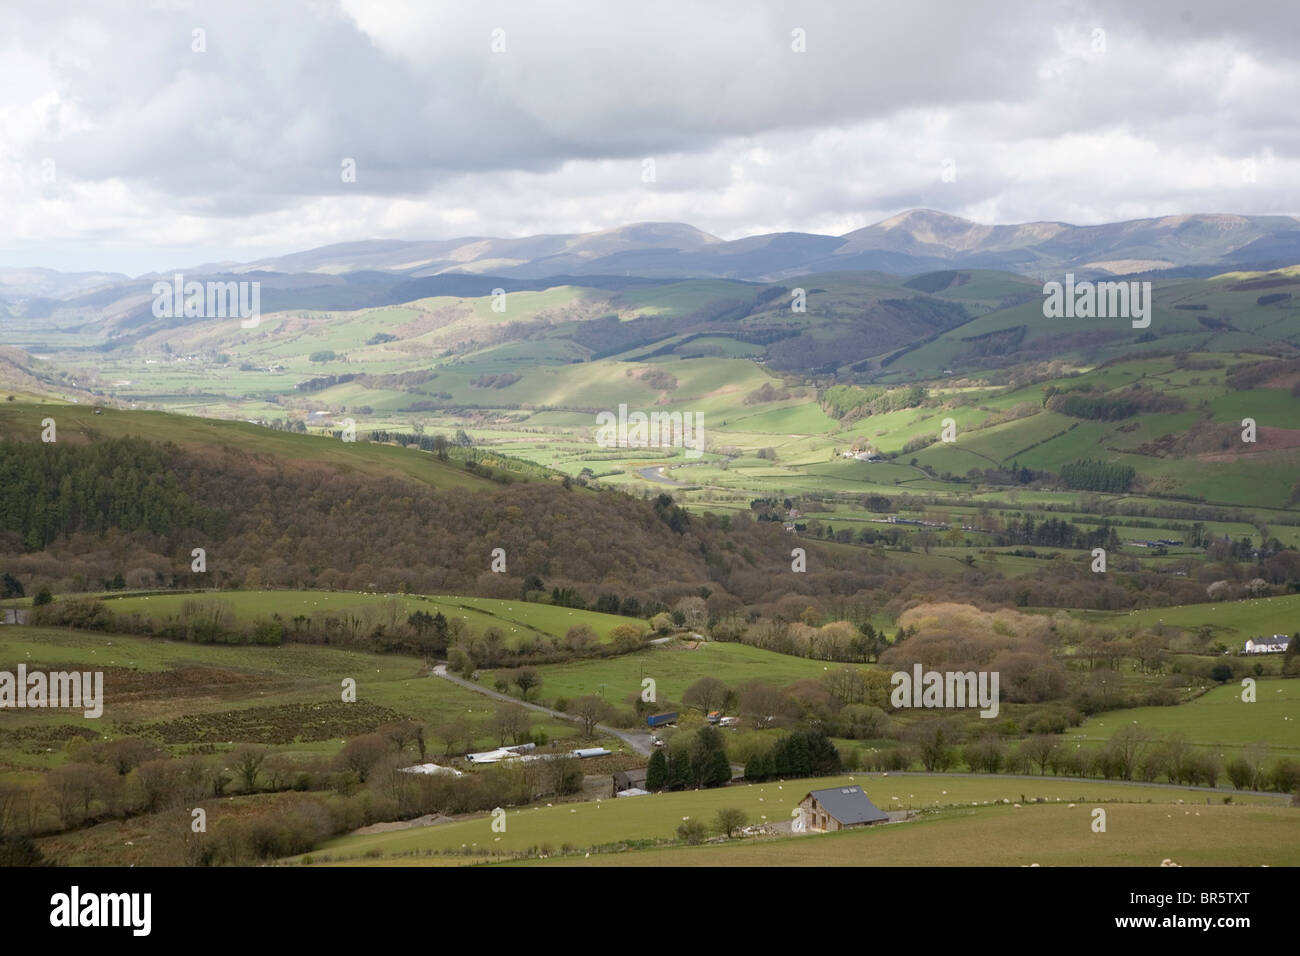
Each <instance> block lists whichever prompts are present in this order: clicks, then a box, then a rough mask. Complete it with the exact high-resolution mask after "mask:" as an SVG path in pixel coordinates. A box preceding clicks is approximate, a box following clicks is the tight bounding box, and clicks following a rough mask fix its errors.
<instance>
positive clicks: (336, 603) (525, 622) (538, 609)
mask: <svg viewBox="0 0 1300 956" xmlns="http://www.w3.org/2000/svg"><path fill="white" fill-rule="evenodd" d="M101 596H102V597H108V608H109V610H111V611H113V612H114V613H121V614H128V613H132V612H136V613H139V614H143V615H146V616H148V617H151V618H153V619H155V620H165V619H167V618H169V617H176V616H177V615H179V614H180V611H181V608H182V606H183V605H184V603H185V602H186V601H190V600H195V599H196V598H197V599H213V600H219V601H224V602H226V603H228V604H229V605H230V606H231V608H232V609H233V610H234V613H235V616H236V618H237V620H239V622H240V623H249V622H251V621H256V620H259V619H264V618H270V617H271V615H272V614H279V615H280V617H281V618H282V619H284V620H285V621H286V622H291V621H292V620H293V618H294V617H296V616H297V615H300V614H301V615H307V616H310V615H311V614H312V613H314V612H318V611H334V612H340V611H344V610H350V609H356V608H375V609H382V608H385V607H387V606H389V605H390V604H391V603H392V602H397V606H398V607H399V608H400V616H401V618H402V619H403V620H404V619H405V618H406V617H407V616H409V615H410V614H413V613H415V612H416V611H425V612H427V613H429V614H436V613H442V614H443V615H444V616H446V617H447V618H449V619H450V618H457V619H460V620H462V621H464V622H465V624H466V625H467V626H469V627H472V628H474V629H475V630H478V631H482V630H484V629H485V628H488V627H496V628H498V629H500V630H502V631H504V632H505V635H506V639H507V641H508V642H509V641H511V640H512V639H513V640H514V641H518V640H519V639H521V638H524V637H527V636H529V635H530V634H532V635H536V634H547V635H552V636H555V637H563V636H564V634H565V632H566V631H568V629H569V628H571V627H573V626H574V625H577V624H586V625H588V626H590V627H591V628H592V630H594V631H595V632H596V634H597V635H599V636H600V638H601V639H602V640H607V639H608V638H609V634H610V632H611V631H613V629H614V628H616V627H619V626H621V625H631V626H633V627H637V628H639V629H641V630H642V631H644V630H646V629H647V628H648V625H647V624H646V622H645V621H642V620H640V619H638V618H630V617H621V616H619V615H617V614H603V613H600V612H597V611H579V610H574V609H573V608H566V607H554V606H552V605H549V604H530V603H528V602H525V601H505V600H498V599H494V598H478V597H454V596H426V595H414V594H375V593H370V592H353V591H209V592H203V593H201V594H169V593H165V592H164V593H158V594H149V595H136V596H129V597H113V596H111V595H108V596H105V595H101Z"/></svg>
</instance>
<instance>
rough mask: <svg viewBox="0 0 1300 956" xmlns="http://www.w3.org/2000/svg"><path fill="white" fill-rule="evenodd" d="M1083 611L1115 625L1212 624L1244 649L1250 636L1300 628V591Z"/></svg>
mask: <svg viewBox="0 0 1300 956" xmlns="http://www.w3.org/2000/svg"><path fill="white" fill-rule="evenodd" d="M1079 613H1080V615H1081V616H1083V617H1084V618H1086V619H1088V620H1093V621H1096V622H1098V623H1104V624H1109V625H1111V626H1122V627H1141V628H1150V627H1155V626H1156V625H1159V624H1164V625H1166V626H1167V627H1180V628H1184V629H1186V630H1189V631H1195V630H1196V629H1197V628H1200V627H1209V628H1210V629H1211V630H1212V631H1213V632H1214V635H1215V637H1217V638H1219V639H1221V640H1223V641H1224V642H1225V644H1227V645H1228V647H1229V648H1230V649H1232V650H1240V649H1241V647H1242V646H1244V644H1245V642H1246V638H1248V637H1259V636H1265V635H1269V634H1292V633H1295V631H1296V630H1300V594H1286V595H1281V596H1279V597H1271V598H1248V599H1245V600H1241V601H1218V602H1215V603H1207V604H1191V605H1187V606H1185V607H1160V608H1145V609H1143V610H1139V611H1124V612H1122V613H1104V612H1096V611H1083V612H1079ZM1233 642H1235V643H1233Z"/></svg>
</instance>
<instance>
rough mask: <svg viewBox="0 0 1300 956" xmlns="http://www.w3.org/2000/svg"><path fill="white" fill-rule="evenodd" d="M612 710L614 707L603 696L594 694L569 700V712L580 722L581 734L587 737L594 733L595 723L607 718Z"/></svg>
mask: <svg viewBox="0 0 1300 956" xmlns="http://www.w3.org/2000/svg"><path fill="white" fill-rule="evenodd" d="M613 712H614V708H612V707H611V706H610V705H609V702H608V701H606V700H605V698H603V697H597V696H596V695H594V694H588V695H587V696H586V697H579V698H578V699H577V700H573V701H570V702H569V713H571V714H573V715H574V716H575V717H577V718H578V721H579V723H581V724H582V735H583V736H584V737H588V738H590V737H594V736H595V735H596V734H595V730H596V725H597V724H598V723H600V722H601V721H602V720H607V719H608V718H609V716H610V715H611V714H612V713H613Z"/></svg>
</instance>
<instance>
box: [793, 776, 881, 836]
mask: <svg viewBox="0 0 1300 956" xmlns="http://www.w3.org/2000/svg"><path fill="white" fill-rule="evenodd" d="M799 809H800V811H801V812H802V816H801V819H802V822H803V828H804V830H806V831H808V832H810V833H832V832H834V831H836V830H847V829H850V828H852V827H862V826H870V825H871V824H873V823H885V822H887V821H888V820H889V814H887V813H885V811H883V810H881V809H880V808H879V807H877V806H876V805H875V804H874V803H872V802H871V801H870V800H869V799H868V798H867V795H866V793H865V792H863V789H862V788H861V787H831V788H830V789H828V790H813V791H812V792H811V793H809V794H808V795H807V796H806V797H804V798H803V799H802V800H800V801H799Z"/></svg>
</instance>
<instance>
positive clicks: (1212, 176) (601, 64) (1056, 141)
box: [0, 0, 1300, 274]
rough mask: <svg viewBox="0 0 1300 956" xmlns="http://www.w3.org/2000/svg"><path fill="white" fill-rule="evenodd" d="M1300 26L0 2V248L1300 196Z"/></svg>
mask: <svg viewBox="0 0 1300 956" xmlns="http://www.w3.org/2000/svg"><path fill="white" fill-rule="evenodd" d="M1297 35H1300V4H1295V3H1282V2H1276V3H1256V2H1254V0H1245V2H1240V0H1239V2H1235V3H1231V4H1225V3H1222V2H1209V0H1182V2H1165V0H1144V2H1142V3H1139V4H1135V3H1133V2H1132V0H1117V2H1108V0H1096V2H1052V0H1047V2H1043V0H1034V2H1023V3H1022V2H1014V0H1005V2H997V3H992V2H988V3H986V2H979V0H952V2H948V3H938V2H929V0H920V2H918V0H900V2H894V0H880V2H852V3H850V2H840V3H832V2H824V3H819V2H806V0H789V2H780V0H772V2H755V0H736V2H708V0H685V2H680V3H679V2H673V0H656V2H652V3H621V2H620V3H611V2H608V0H594V2H589V3H583V2H570V0H516V2H508V3H493V2H481V0H475V2H468V0H467V2H438V3H432V2H425V0H251V2H244V0H218V2H206V0H204V2H193V3H186V2H177V0H154V2H147V0H134V2H127V0H94V2H81V3H61V2H58V0H16V2H15V0H8V2H6V3H5V4H4V6H3V8H0V76H3V77H4V82H3V84H0V180H2V181H3V183H4V187H3V189H0V221H2V222H3V223H4V226H5V227H4V228H3V229H0V266H47V267H50V268H57V269H63V270H100V269H105V270H114V271H122V272H128V273H131V274H138V273H142V272H146V271H153V270H162V269H168V268H172V267H179V266H185V265H191V264H195V263H198V262H204V261H217V260H227V259H231V260H246V259H252V258H258V257H261V256H266V255H274V254H281V253H286V252H291V251H295V250H300V249H306V248H311V247H314V246H320V245H325V244H328V243H333V242H341V241H349V240H355V239H370V238H404V239H438V238H450V237H454V236H472V235H486V236H519V235H528V234H535V233H545V232H552V233H554V232H577V231H587V230H594V229H603V228H609V227H613V226H618V225H622V224H625V223H628V222H638V221H647V220H665V221H681V222H689V223H692V224H693V225H695V226H698V227H699V228H701V229H704V230H705V231H707V232H711V233H713V234H715V235H718V236H722V237H724V238H737V237H740V236H744V235H750V234H755V233H762V232H772V231H781V230H797V231H806V232H821V233H829V234H840V233H844V232H847V231H849V230H852V229H855V228H858V227H860V226H864V225H867V224H869V223H872V222H876V221H878V220H880V219H882V218H885V217H887V216H891V215H894V214H896V213H897V212H899V211H901V210H904V209H908V208H912V207H918V206H923V207H930V208H936V209H941V210H944V211H946V212H950V213H953V214H956V215H961V216H965V217H967V218H970V219H974V220H977V221H980V222H1022V221H1032V220H1042V219H1052V220H1064V221H1067V222H1075V223H1096V222H1104V221H1109V220H1116V219H1132V218H1138V217H1143V216H1152V215H1163V214H1170V213H1185V212H1238V213H1286V214H1295V213H1297V212H1300V186H1297V184H1298V183H1300V175H1298V174H1300V156H1298V146H1300V144H1298V143H1297V137H1298V136H1300V128H1298V124H1297V122H1296V121H1297V106H1296V91H1297V90H1300V47H1297V45H1296V43H1295V42H1294V41H1295V37H1296V36H1297ZM799 48H802V49H799ZM648 160H649V161H652V162H647V161H648ZM353 168H354V169H355V176H350V175H349V173H350V171H351V170H352V169H353Z"/></svg>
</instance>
